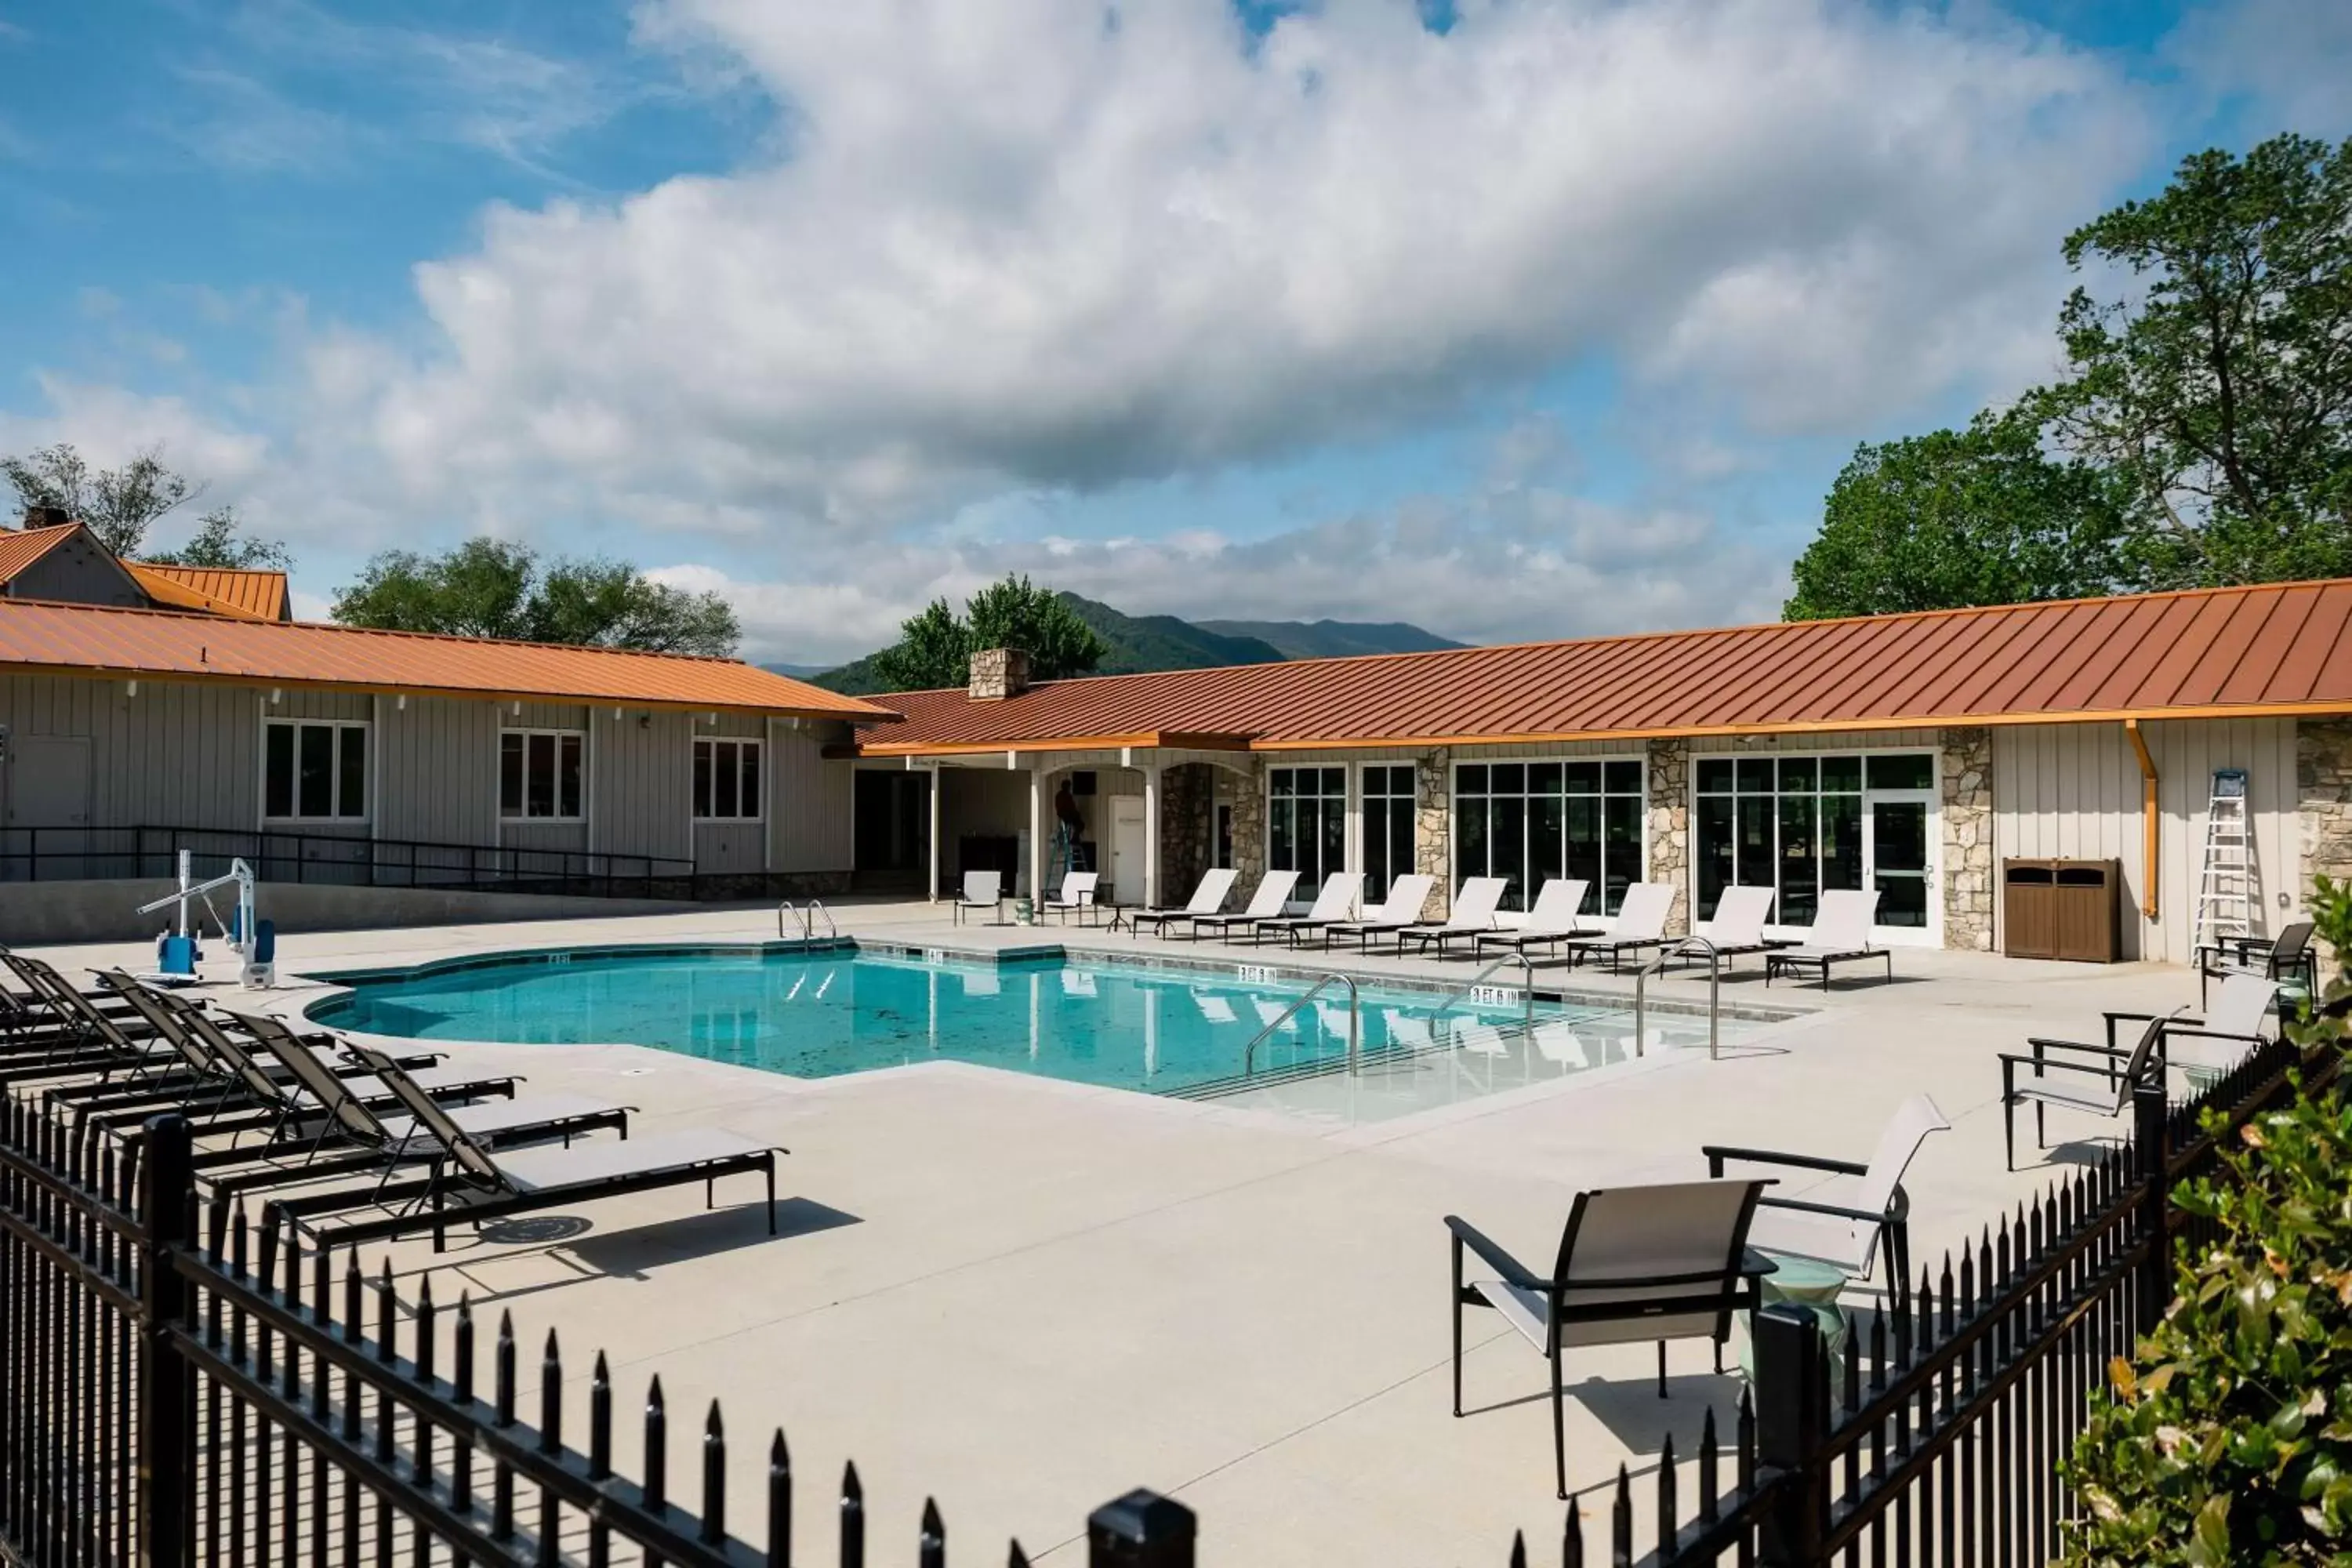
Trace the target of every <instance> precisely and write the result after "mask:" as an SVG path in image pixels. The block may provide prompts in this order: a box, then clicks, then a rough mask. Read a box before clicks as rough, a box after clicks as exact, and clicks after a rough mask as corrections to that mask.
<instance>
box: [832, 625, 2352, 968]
mask: <svg viewBox="0 0 2352 1568" xmlns="http://www.w3.org/2000/svg"><path fill="white" fill-rule="evenodd" d="M995 670H996V667H995V666H991V667H990V669H989V670H988V671H985V672H983V673H982V674H981V675H980V676H977V677H976V680H975V687H974V689H971V690H948V691H922V692H905V693H899V694H896V695H892V696H889V697H885V698H882V699H878V700H880V701H882V702H884V703H885V704H886V705H887V706H889V707H890V708H892V709H894V710H898V711H899V712H901V713H902V714H903V715H904V716H905V721H904V722H902V723H896V724H892V725H889V726H887V728H884V727H873V728H866V729H861V730H860V731H859V734H858V738H857V741H856V744H855V746H854V747H852V748H848V749H846V751H845V754H850V753H854V755H855V757H856V765H857V767H858V769H859V778H858V783H857V786H856V789H857V805H858V811H859V814H860V821H861V823H868V822H872V821H876V820H889V821H895V822H897V823H898V828H897V829H896V830H895V832H894V833H893V834H891V835H889V836H887V841H888V842H894V843H897V844H898V845H899V846H901V849H900V851H899V852H900V853H901V855H903V854H904V853H905V851H904V849H903V846H904V845H906V844H908V843H910V842H921V843H926V844H928V845H929V846H931V847H935V848H936V850H937V852H938V863H937V866H936V868H930V867H929V863H928V862H927V866H926V870H927V872H928V874H929V875H931V876H932V877H933V878H934V881H933V883H932V885H933V886H934V887H938V886H942V885H948V884H950V883H952V881H953V879H954V878H955V877H956V875H957V874H958V873H960V872H961V870H963V869H965V868H968V867H971V866H974V865H977V866H982V867H986V866H990V865H1001V866H1002V867H1003V868H1004V869H1006V870H1008V871H1009V872H1010V873H1012V874H1013V876H1014V877H1015V878H1017V879H1020V880H1021V881H1023V882H1024V883H1030V882H1043V883H1045V885H1047V886H1051V885H1052V880H1053V874H1054V872H1055V869H1057V868H1058V866H1059V864H1060V862H1058V861H1056V860H1055V858H1053V849H1052V846H1051V840H1052V838H1053V835H1052V832H1051V826H1050V824H1049V822H1048V821H1047V820H1046V817H1045V812H1044V808H1043V805H1042V803H1043V802H1044V801H1045V800H1047V799H1050V798H1052V796H1053V795H1055V793H1056V791H1057V790H1058V788H1059V787H1060V785H1061V784H1062V782H1063V781H1065V780H1071V781H1075V782H1076V785H1077V790H1076V793H1078V794H1079V795H1082V796H1090V806H1089V810H1090V816H1089V821H1088V837H1087V839H1085V840H1082V847H1080V848H1079V849H1078V850H1077V851H1076V858H1078V859H1079V860H1080V861H1081V862H1084V861H1086V860H1087V859H1089V858H1091V859H1092V860H1093V862H1094V863H1095V864H1096V865H1097V867H1098V868H1100V869H1101V870H1102V871H1103V872H1104V873H1105V875H1106V878H1107V879H1108V881H1109V882H1110V884H1111V885H1112V886H1113V888H1114V889H1115V891H1114V896H1115V897H1117V896H1121V895H1128V896H1130V897H1131V898H1132V899H1133V900H1143V899H1147V898H1148V899H1149V900H1150V901H1153V902H1159V901H1160V900H1161V899H1162V898H1163V896H1164V897H1167V898H1171V899H1174V900H1181V899H1182V898H1183V896H1184V895H1185V893H1186V892H1188V891H1189V890H1190V889H1191V887H1192V882H1193V881H1194V880H1195V879H1197V877H1198V875H1199V873H1200V871H1201V870H1202V869H1203V868H1207V867H1208V866H1211V865H1229V866H1233V867H1234V868H1237V869H1239V870H1240V871H1241V872H1242V873H1243V885H1244V889H1246V887H1247V886H1248V885H1249V884H1250V883H1251V882H1253V881H1254V880H1255V877H1256V875H1257V874H1258V873H1259V872H1260V871H1262V870H1263V869H1265V868H1269V867H1271V868H1281V869H1293V870H1297V871H1299V872H1300V873H1301V875H1300V888H1301V894H1302V896H1311V894H1312V891H1313V889H1314V888H1315V887H1316V886H1317V885H1318V883H1319V881H1320V880H1321V879H1322V878H1323V877H1324V876H1325V875H1327V874H1328V873H1329V872H1331V871H1335V870H1340V869H1347V870H1353V871H1360V872H1362V873H1363V874H1364V875H1365V878H1366V882H1367V887H1368V889H1371V890H1372V891H1373V892H1374V893H1375V894H1376V893H1377V892H1378V891H1379V890H1380V889H1384V888H1385V887H1386V885H1387V883H1388V882H1389V880H1390V879H1392V878H1394V877H1395V876H1397V875H1400V874H1402V873H1403V872H1406V871H1414V870H1418V871H1422V872H1425V873H1428V874H1430V875H1432V876H1433V877H1434V878H1435V879H1437V881H1438V884H1439V886H1440V887H1441V888H1444V887H1450V886H1454V885H1457V884H1458V883H1459V881H1460V879H1462V878H1464V877H1466V876H1473V875H1493V876H1500V877H1503V878H1505V879H1507V882H1508V884H1509V886H1510V893H1509V895H1508V897H1507V903H1506V907H1507V908H1512V907H1524V905H1525V904H1526V903H1527V902H1528V900H1531V899H1532V898H1533V896H1534V894H1535V892H1536V890H1537V889H1538V888H1539V887H1540V886H1541V884H1542V882H1543V881H1544V880H1546V879H1549V878H1552V877H1573V878H1582V879H1585V880H1587V881H1589V882H1590V883H1591V892H1590V893H1589V894H1588V903H1587V906H1586V907H1587V912H1588V913H1590V914H1591V915H1593V916H1595V917H1602V916H1606V915H1608V914H1610V913H1612V911H1613V909H1614V906H1615V903H1616V900H1618V899H1619V898H1621V897H1622V891H1623V889H1624V888H1625V887H1626V886H1627V885H1629V884H1630V883H1632V882H1634V881H1640V880H1656V881H1666V882H1669V883H1671V884H1673V885H1674V886H1675V889H1676V891H1677V894H1678V899H1677V904H1678V910H1679V911H1680V913H1679V916H1678V918H1685V919H1686V918H1687V916H1688V914H1689V913H1690V912H1691V911H1692V910H1696V915H1697V917H1698V919H1699V920H1700V921H1702V922H1704V921H1706V919H1707V917H1708V916H1709V915H1710V914H1711V913H1712V910H1713V909H1714V906H1715V903H1716V900H1717V899H1718V898H1719V897H1720V896H1721V893H1722V891H1723V889H1726V888H1727V887H1734V886H1756V885H1762V886H1766V887H1769V888H1770V889H1772V890H1773V893H1774V895H1775V904H1776V926H1777V928H1778V930H1779V931H1781V932H1783V933H1785V934H1789V935H1791V936H1794V935H1800V934H1801V932H1802V931H1803V930H1804V928H1805V927H1806V926H1807V925H1808V924H1809V923H1810V921H1811V915H1812V911H1813V910H1814V908H1815V907H1816V906H1817V905H1818V902H1819V900H1820V896H1821V894H1822V892H1823V891H1825V890H1829V889H1838V888H1867V889H1875V890H1876V891H1877V892H1878V893H1879V895H1880V899H1879V910H1880V920H1881V926H1880V930H1879V933H1878V934H1879V936H1880V937H1881V938H1882V939H1884V940H1885V941H1887V942H1913V943H1927V944H1935V945H1947V946H1954V947H1963V948H1993V947H1997V946H2000V945H2002V944H2003V942H2004V939H2005V937H2006V935H2007V932H2006V931H2005V929H2004V913H2003V905H2004V898H2003V889H2004V886H2005V883H2004V875H2003V870H2002V863H2003V862H2004V861H2007V860H2011V859H2048V858H2065V859H2081V860H2086V861H2107V862H2113V863H2114V870H2115V872H2116V875H2117V876H2118V877H2119V878H2120V881H2121V884H2122V888H2123V891H2124V894H2125V898H2124V900H2123V903H2124V905H2125V909H2124V912H2123V917H2122V919H2121V921H2120V929H2119V931H2118V932H2117V940H2118V945H2119V947H2120V949H2121V951H2122V952H2124V953H2125V954H2126V955H2140V954H2145V955H2147V956H2151V957H2169V958H2173V959H2183V960H2185V959H2187V958H2188V957H2189V950H2190V948H2191V947H2192V946H2193V945H2194V944H2195V942H2196V940H2197V935H2198V927H2199V915H2200V910H2199V907H2198V906H2199V901H2200V890H2201V884H2202V882H2203V880H2204V879H2203V870H2204V863H2203V862H2204V835H2205V825H2206V820H2207V816H2208V812H2209V805H2210V798H2211V794H2212V791H2213V788H2214V774H2215V773H2216V771H2217V770H2222V769H2234V770H2241V771H2242V772H2243V773H2244V774H2245V776H2246V781H2247V784H2246V787H2247V792H2248V795H2247V798H2248V801H2249V810H2248V814H2247V815H2248V819H2249V824H2250V838H2251V842H2250V849H2251V861H2252V865H2251V868H2250V872H2251V877H2250V880H2251V882H2252V886H2250V887H2249V888H2248V889H2247V897H2246V900H2245V901H2244V906H2243V907H2244V909H2245V910H2246V913H2247V918H2248V923H2249V924H2250V926H2251V927H2252V929H2253V930H2254V931H2257V932H2259V931H2264V930H2269V929H2274V928H2275V927H2276V926H2277V925H2278V924H2279V923H2280V922H2282V921H2284V920H2285V919H2287V918H2289V917H2290V916H2292V915H2293V914H2294V912H2295V911H2296V910H2299V909H2300V908H2301V905H2302V900H2303V892H2304V889H2305V887H2306V885H2307V883H2308V880H2309V874H2310V873H2311V872H2313V871H2315V870H2327V871H2330V872H2332V873H2333V874H2336V875H2343V874H2345V873H2346V872H2347V870H2352V729H2347V724H2346V717H2347V715H2352V582H2333V583H2312V584H2273V585H2265V586H2259V587H2249V588H2231V589H2216V590H2210V591H2203V592H2196V593H2184V594H2164V595H2137V596H2129V597H2120V598H2111V599H2098V600H2088V601H2082V602H2078V603H2064V604H2046V605H2013V606H2000V607H1993V608H1985V609H1974V610H1958V611H1946V612H1937V613H1932V614H1924V615H1909V616H1876V617H1870V618H1866V619H1856V620H1844V621H1822V622H1810V623H1795V624H1774V625H1768V626H1742V627H1730V628H1724V629H1719V630H1703V631H1692V632H1672V633H1660V634H1653V635H1646V636H1638V637H1597V638H1586V639H1579V640H1573V641H1566V642H1549V643H1534V644H1527V645H1521V646H1516V647H1472V648H1459V649H1447V650H1443V651H1439V652H1433V653H1418V654H1394V655H1381V656H1375V657H1370V658H1339V659H1313V660H1299V661H1295V662H1291V663H1286V664H1267V665H1251V666H1243V667H1237V668H1224V669H1197V670H1173V671H1167V672H1162V673H1156V674H1148V675H1133V676H1111V677H1098V678H1091V679H1076V680H1058V681H1046V682H1040V683H1037V684H1035V685H1034V686H1033V685H1029V684H1027V683H1026V682H1025V681H1023V680H1022V679H1019V677H1018V673H1017V668H1016V670H1015V672H1014V674H1013V679H1011V680H1010V681H1009V682H1008V681H1006V680H1004V679H1001V678H1000V677H999V676H997V674H996V673H995ZM885 841H886V836H884V835H883V834H881V833H880V831H879V830H878V829H871V830H868V831H866V832H864V833H862V834H861V837H860V850H861V858H860V865H861V866H865V865H867V864H868V863H869V862H871V861H874V860H876V859H877V858H879V857H881V856H882V854H883V853H884V851H883V849H882V848H881V846H882V845H883V843H884V842H885ZM1008 846H1009V847H1008ZM2027 874H2029V875H2032V874H2035V873H2034V872H2033V871H2032V868H2028V873H2027ZM1437 907H1439V905H1438V901H1437V900H1433V904H1432V911H1433V912H1434V910H1435V909H1436V908H1437ZM2208 912H2209V913H2210V911H2208Z"/></svg>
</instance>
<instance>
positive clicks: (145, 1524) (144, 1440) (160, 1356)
mask: <svg viewBox="0 0 2352 1568" xmlns="http://www.w3.org/2000/svg"><path fill="white" fill-rule="evenodd" d="M146 1131H147V1138H146V1144H147V1146H146V1149H145V1151H144V1152H145V1156H146V1158H145V1160H144V1162H143V1163H142V1165H141V1167H140V1173H139V1220H140V1225H141V1227H142V1230H143V1231H144V1233H145V1236H144V1240H143V1243H142V1247H141V1254H142V1256H141V1258H140V1262H139V1447H138V1462H139V1535H140V1541H139V1547H140V1550H139V1561H140V1564H141V1568H182V1565H184V1564H185V1563H187V1562H188V1561H189V1550H188V1549H189V1544H190V1542H189V1537H190V1534H191V1530H190V1527H191V1525H192V1523H193V1519H192V1516H191V1514H190V1510H189V1508H188V1475H189V1471H190V1470H191V1469H192V1468H193V1467H194V1458H195V1444H194V1440H193V1438H194V1434H193V1433H191V1432H190V1431H189V1429H188V1426H189V1423H188V1411H189V1408H190V1406H189V1404H188V1399H187V1388H188V1365H187V1363H186V1362H185V1361H184V1359H183V1358H182V1357H181V1355H180V1352H179V1348H178V1347H177V1346H176V1345H174V1344H173V1342H172V1328H173V1325H174V1324H176V1323H179V1322H181V1321H184V1320H185V1319H186V1317H187V1314H188V1286H187V1281H186V1280H185V1279H184V1278H183V1277H182V1276H181V1274H180V1271H179V1268H177V1267H176V1266H175V1265H174V1263H173V1258H172V1254H173V1251H174V1250H176V1249H177V1248H180V1247H185V1246H186V1245H187V1244H188V1243H189V1242H190V1240H191V1239H192V1237H191V1235H190V1232H191V1229H192V1222H193V1220H194V1213H195V1207H194V1205H195V1173H194V1165H193V1163H192V1160H191V1157H190V1136H189V1131H188V1121H187V1118H185V1117H184V1116H177V1115H171V1116H154V1117H150V1118H148V1121H147V1124H146Z"/></svg>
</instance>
